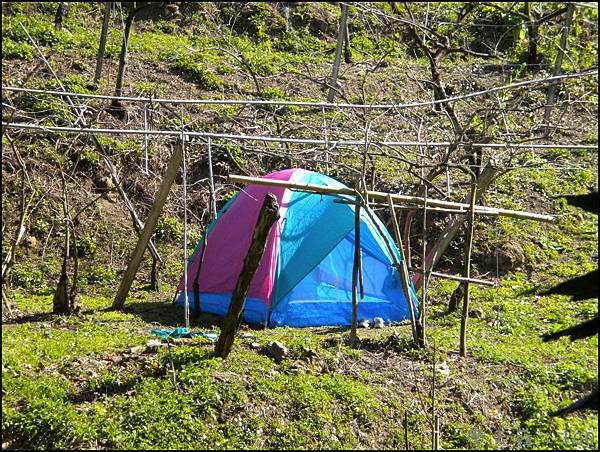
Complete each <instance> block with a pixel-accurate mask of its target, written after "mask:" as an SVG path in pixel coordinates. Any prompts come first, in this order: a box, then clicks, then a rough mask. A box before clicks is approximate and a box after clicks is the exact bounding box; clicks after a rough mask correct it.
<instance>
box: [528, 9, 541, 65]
mask: <svg viewBox="0 0 600 452" xmlns="http://www.w3.org/2000/svg"><path fill="white" fill-rule="evenodd" d="M525 14H526V15H527V17H528V18H529V19H528V20H527V59H526V62H527V65H528V66H536V65H537V64H538V63H539V62H540V61H539V57H538V51H537V44H538V27H539V24H538V22H537V20H538V17H537V16H538V15H537V14H536V13H535V12H534V11H532V9H531V2H525Z"/></svg>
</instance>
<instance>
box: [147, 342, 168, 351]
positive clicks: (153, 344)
mask: <svg viewBox="0 0 600 452" xmlns="http://www.w3.org/2000/svg"><path fill="white" fill-rule="evenodd" d="M166 346H167V344H163V343H162V342H161V341H157V340H156V339H150V340H149V341H148V342H146V351H154V350H157V349H158V348H159V347H166Z"/></svg>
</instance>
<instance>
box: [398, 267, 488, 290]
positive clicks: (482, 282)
mask: <svg viewBox="0 0 600 452" xmlns="http://www.w3.org/2000/svg"><path fill="white" fill-rule="evenodd" d="M408 269H409V270H410V271H411V272H417V273H423V270H422V269H420V268H414V267H409V268H408ZM427 273H429V275H430V276H434V277H437V278H442V279H452V280H454V281H462V282H470V283H472V284H479V285H481V286H492V287H496V286H497V285H498V283H497V282H495V281H486V280H485V279H477V278H465V277H464V276H456V275H449V274H447V273H439V272H434V271H428V272H427Z"/></svg>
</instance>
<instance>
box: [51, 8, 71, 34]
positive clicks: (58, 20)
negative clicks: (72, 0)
mask: <svg viewBox="0 0 600 452" xmlns="http://www.w3.org/2000/svg"><path fill="white" fill-rule="evenodd" d="M68 13H69V2H60V3H59V4H58V8H56V15H55V16H54V28H55V29H57V30H62V21H63V18H64V17H65V16H66V15H67V14H68Z"/></svg>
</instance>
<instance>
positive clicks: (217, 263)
mask: <svg viewBox="0 0 600 452" xmlns="http://www.w3.org/2000/svg"><path fill="white" fill-rule="evenodd" d="M265 178H267V179H275V180H280V181H289V182H296V183H303V184H314V185H322V186H328V187H336V188H342V187H345V185H343V184H342V183H340V182H338V181H336V180H334V179H332V178H331V177H328V176H325V175H323V174H319V173H315V172H312V171H307V170H303V169H286V170H282V171H278V172H275V173H271V174H269V175H267V176H265ZM269 192H270V193H273V194H274V195H275V197H276V198H277V202H278V203H279V205H280V209H279V215H280V218H279V220H278V221H277V222H276V223H275V224H274V225H273V227H272V228H271V231H270V232H269V237H268V239H267V245H266V249H265V252H264V254H263V256H262V259H261V262H260V264H259V267H258V270H257V271H256V274H255V275H254V279H253V280H252V283H251V285H250V289H249V291H248V295H247V298H246V303H245V307H244V320H246V321H247V322H250V323H263V324H265V323H266V324H268V325H269V326H271V327H276V326H290V327H307V326H325V325H331V326H334V325H350V324H351V319H352V266H353V256H354V205H352V204H348V203H339V202H334V201H335V200H336V199H339V198H340V196H339V195H330V194H316V193H307V192H301V191H292V190H290V189H287V188H283V187H266V186H261V185H249V186H247V187H246V188H244V189H243V190H241V191H240V192H238V193H237V194H236V195H235V196H234V197H233V198H232V199H230V200H229V201H228V202H227V203H226V204H225V206H224V207H223V208H222V209H221V210H220V211H219V213H218V215H217V219H216V220H213V222H212V223H211V224H210V225H209V227H208V231H207V234H208V238H207V239H206V240H205V238H202V239H201V240H200V242H199V243H198V245H197V247H196V249H195V251H194V253H193V254H192V256H191V257H190V259H189V261H188V278H187V280H188V284H187V293H188V294H187V295H188V300H189V306H190V309H192V310H193V309H199V310H201V311H203V312H210V313H213V314H218V315H222V316H224V315H225V314H227V310H228V308H229V304H230V302H231V295H232V293H233V291H234V289H235V286H236V283H237V280H238V277H239V274H240V271H241V269H242V264H243V261H244V258H245V256H246V252H247V250H248V248H249V246H250V242H251V239H252V235H253V232H254V225H255V224H256V220H257V218H258V215H259V210H260V208H261V206H262V204H263V200H264V198H265V196H266V194H267V193H269ZM346 199H347V198H346ZM373 221H376V222H377V223H378V225H377V226H378V227H377V226H376V225H375V224H374V223H373ZM360 228H361V230H360V234H361V238H360V246H361V250H362V268H363V275H364V276H363V287H364V292H363V293H364V296H363V298H359V302H358V319H359V320H360V319H373V318H375V317H381V318H383V319H384V321H385V322H386V323H392V322H399V321H402V320H405V319H409V318H410V311H409V307H408V305H407V301H406V299H405V296H404V291H403V289H402V285H401V280H400V275H399V273H398V271H397V269H396V267H395V266H394V258H393V257H392V255H391V254H390V253H391V252H393V253H395V254H396V259H398V261H400V259H401V253H400V252H399V251H398V249H397V248H396V246H395V245H394V241H393V240H392V238H391V237H390V235H389V233H388V231H387V229H386V228H385V226H384V225H383V224H382V223H381V222H380V220H379V219H378V218H377V217H376V216H375V215H374V214H373V215H368V214H367V213H366V212H364V209H361V223H360ZM379 231H382V233H383V234H386V236H387V237H386V238H384V237H383V236H382V235H381V233H380V232H379ZM386 239H387V243H386ZM205 241H206V250H205V252H204V257H203V259H202V263H201V256H202V254H203V253H202V249H203V247H204V246H205V244H204V243H205ZM390 245H391V247H390ZM390 248H391V250H390ZM177 289H178V291H180V293H179V295H178V296H177V297H176V299H175V302H176V303H177V304H178V305H180V306H183V305H184V300H185V298H184V292H183V290H184V282H183V278H182V280H181V282H180V283H179V286H178V288H177ZM409 290H410V293H411V297H414V298H413V299H414V300H415V302H416V300H417V297H416V294H415V292H414V288H413V287H410V289H409Z"/></svg>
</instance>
